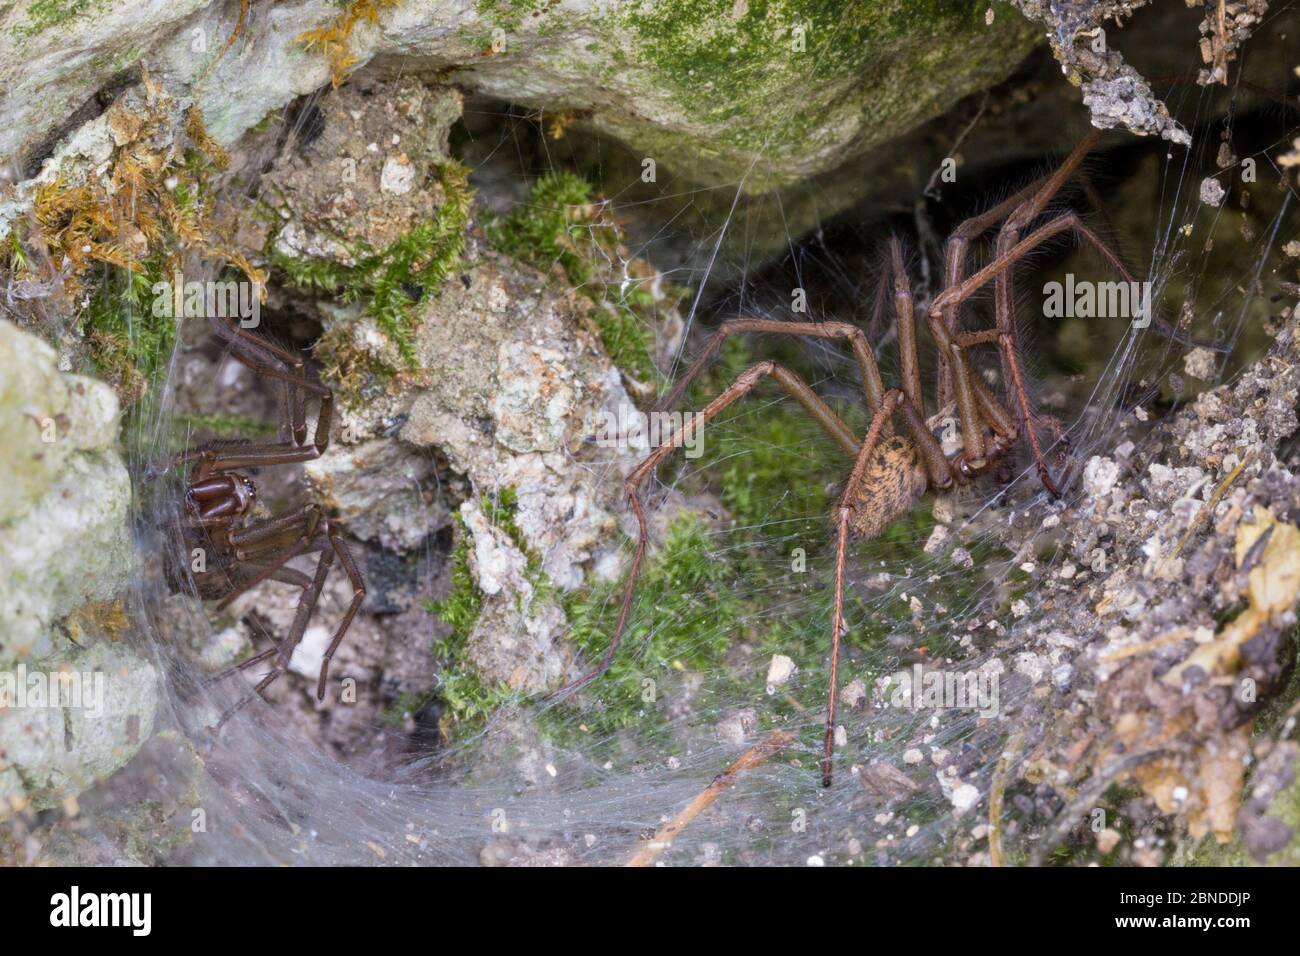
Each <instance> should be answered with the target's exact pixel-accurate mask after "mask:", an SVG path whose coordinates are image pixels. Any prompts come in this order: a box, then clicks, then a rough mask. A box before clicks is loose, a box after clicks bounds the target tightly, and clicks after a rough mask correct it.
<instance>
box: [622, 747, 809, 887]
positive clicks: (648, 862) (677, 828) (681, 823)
mask: <svg viewBox="0 0 1300 956" xmlns="http://www.w3.org/2000/svg"><path fill="white" fill-rule="evenodd" d="M792 743H794V735H793V734H788V733H786V732H785V731H784V730H774V731H772V732H771V733H770V734H768V735H767V736H766V737H764V738H763V739H762V740H760V741H759V742H758V743H757V744H755V745H754V746H753V747H751V748H749V749H748V750H746V751H745V752H744V753H743V754H741V756H740V759H739V760H737V761H736V762H735V763H733V764H732V765H731V766H730V767H728V768H727V769H726V770H724V771H722V773H720V774H718V775H717V776H716V777H714V778H713V782H712V783H710V784H709V785H708V786H707V787H705V788H704V790H703V791H701V792H700V794H699V795H698V796H697V797H696V798H695V799H694V800H692V801H691V802H690V803H689V804H687V806H686V809H685V810H683V811H682V812H681V813H679V814H677V816H676V817H675V818H674V819H673V820H672V822H670V823H666V824H664V825H663V826H661V827H660V828H659V829H658V830H656V831H655V835H654V836H653V837H652V838H651V839H650V841H649V842H648V843H647V844H646V845H645V846H643V847H642V848H641V849H639V850H637V852H636V854H635V855H634V856H633V857H632V859H630V860H628V861H627V864H626V865H627V866H652V865H653V864H654V862H655V860H656V859H658V857H659V854H660V853H662V852H663V851H664V850H666V849H667V848H668V847H669V846H671V845H672V842H673V840H675V839H676V838H677V835H678V834H679V833H681V832H682V831H683V830H685V829H686V828H687V827H688V826H689V825H690V823H691V821H692V820H694V819H695V818H696V817H698V816H699V815H700V814H701V813H703V812H704V811H705V810H707V809H708V808H709V806H710V805H711V804H712V803H713V801H714V800H716V799H718V797H719V796H721V795H722V793H723V791H725V790H727V789H729V788H730V787H731V785H732V784H734V783H735V782H736V778H737V777H738V776H740V774H741V773H743V772H744V771H746V770H752V769H754V768H755V767H757V766H759V765H761V764H763V763H765V762H766V761H767V760H768V759H769V758H770V757H771V756H772V755H773V754H774V753H776V752H777V751H778V750H782V749H784V748H785V747H788V746H790V744H792Z"/></svg>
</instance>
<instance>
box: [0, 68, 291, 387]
mask: <svg viewBox="0 0 1300 956" xmlns="http://www.w3.org/2000/svg"><path fill="white" fill-rule="evenodd" d="M145 88H146V90H147V96H146V98H145V101H144V103H143V104H142V105H140V106H139V107H138V108H135V109H132V108H130V107H129V106H126V105H122V106H119V105H115V106H114V108H113V109H114V110H116V112H115V113H113V114H111V124H112V125H113V126H114V129H115V130H116V131H117V134H118V135H119V136H121V137H123V138H125V139H126V142H124V143H123V144H122V145H121V146H118V147H117V148H116V149H115V150H114V154H113V157H112V160H111V163H112V168H111V172H109V173H108V175H107V176H106V177H105V178H104V179H91V180H90V181H88V182H86V183H83V184H80V185H71V184H70V183H68V182H67V181H65V180H64V179H63V178H56V179H54V180H53V181H51V182H48V183H46V184H44V185H42V186H41V187H40V188H39V189H38V190H37V192H36V196H35V200H34V203H33V219H34V223H35V225H34V228H32V227H28V231H27V232H26V233H25V234H24V235H21V236H20V235H18V233H17V232H14V233H11V234H10V238H9V243H8V246H7V248H6V250H5V252H6V254H7V255H6V258H7V263H6V264H7V266H8V268H9V270H10V272H11V274H12V275H13V277H14V278H15V279H19V280H24V279H26V280H35V281H42V280H45V281H48V279H49V277H48V276H42V275H40V274H39V273H40V270H39V269H38V268H37V266H36V257H35V256H33V255H31V254H30V250H29V249H28V248H27V247H28V246H32V247H34V248H42V249H44V250H48V258H49V268H50V269H51V270H52V271H53V272H54V273H56V274H57V275H59V276H61V277H63V282H62V285H63V292H64V294H65V295H66V296H67V297H68V298H69V299H70V300H72V301H76V300H77V299H81V298H85V299H88V305H87V307H86V308H85V309H83V310H82V313H81V315H80V317H79V324H80V326H81V329H82V331H83V332H84V333H85V336H86V340H87V342H88V343H89V347H90V354H91V359H92V360H93V362H94V364H95V365H96V367H97V369H98V371H99V372H100V373H101V374H102V375H104V377H105V378H107V379H109V380H110V381H112V382H113V383H114V385H115V387H116V390H117V392H118V395H119V397H120V398H121V400H122V403H123V405H124V406H130V405H131V404H133V403H134V402H135V401H137V400H138V399H139V398H140V397H141V396H142V395H143V394H144V392H145V389H146V384H147V382H148V380H149V379H150V378H151V377H152V375H153V373H154V372H155V371H156V370H157V369H158V368H159V367H160V366H161V365H162V363H163V362H164V360H165V359H166V357H167V356H168V355H169V354H170V351H171V347H172V343H173V341H174V339H175V319H174V318H173V317H171V316H170V315H159V314H156V313H157V312H159V311H160V310H158V309H156V308H155V305H156V304H157V303H156V298H157V296H156V294H155V286H156V285H157V284H158V283H161V282H168V281H170V280H171V279H172V277H173V276H174V275H175V273H177V272H179V271H180V270H181V268H182V264H183V262H184V260H185V258H186V256H188V255H197V256H201V257H204V258H206V259H210V260H211V259H215V260H219V261H225V262H227V263H230V264H231V265H233V266H235V267H236V268H237V269H239V270H240V271H241V272H242V273H243V274H244V276H246V277H247V279H248V280H249V281H250V282H252V283H253V284H254V286H255V287H256V288H257V289H259V290H260V289H261V287H262V284H263V283H264V281H265V275H264V274H263V273H262V272H261V271H260V270H258V269H256V268H254V267H253V265H252V264H251V263H250V262H249V261H248V260H247V259H246V258H245V257H244V256H243V255H242V254H240V253H239V252H237V251H235V250H234V249H233V246H232V244H231V243H230V242H229V240H228V238H227V237H226V236H225V235H223V233H222V231H221V229H219V228H218V226H217V225H216V223H215V221H214V206H215V200H214V199H213V192H212V189H211V184H212V181H213V179H214V178H215V176H216V175H217V174H218V173H219V172H221V171H222V170H224V169H225V168H226V166H227V165H228V164H229V158H228V157H227V156H226V153H225V151H224V150H223V149H222V148H221V146H220V145H219V144H217V143H216V142H215V141H214V140H213V139H212V138H211V137H210V136H209V135H208V133H207V131H206V129H205V128H204V125H203V115H202V114H201V113H200V112H199V110H198V108H197V107H191V108H190V110H189V111H188V112H187V113H186V114H185V122H184V128H183V131H181V130H175V129H174V128H173V127H174V125H175V120H176V118H175V116H174V115H173V113H172V106H173V101H172V100H171V99H170V98H169V97H167V96H166V95H165V94H163V93H161V91H159V90H158V89H157V88H156V87H155V86H153V84H152V82H151V81H150V80H149V79H148V78H147V77H146V79H145ZM157 142H169V143H170V145H168V146H165V147H162V148H160V147H158V146H156V145H155V143H157ZM96 267H101V268H102V270H103V271H97V270H96ZM104 267H106V268H104ZM161 311H166V310H161Z"/></svg>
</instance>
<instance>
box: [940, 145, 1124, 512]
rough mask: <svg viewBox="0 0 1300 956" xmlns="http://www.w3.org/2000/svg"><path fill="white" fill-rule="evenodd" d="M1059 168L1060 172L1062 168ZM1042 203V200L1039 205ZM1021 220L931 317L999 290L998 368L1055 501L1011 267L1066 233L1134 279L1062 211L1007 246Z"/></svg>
mask: <svg viewBox="0 0 1300 956" xmlns="http://www.w3.org/2000/svg"><path fill="white" fill-rule="evenodd" d="M1062 168H1064V167H1062ZM1044 201H1046V200H1044ZM1021 221H1022V219H1021V216H1020V215H1019V214H1018V213H1017V214H1016V215H1014V216H1013V217H1012V219H1010V220H1008V222H1007V225H1006V226H1004V230H1005V231H1004V233H1003V234H1002V235H1000V236H999V237H998V254H997V256H996V257H995V258H994V260H993V261H992V262H990V263H989V264H988V265H986V266H985V267H984V268H982V269H980V270H979V271H978V272H976V273H975V274H974V275H972V276H970V277H968V278H967V279H965V280H964V281H962V282H961V283H959V284H958V285H956V286H953V287H952V288H949V289H945V290H944V291H943V292H942V293H941V294H940V295H939V296H937V297H936V298H935V300H934V302H932V303H931V306H930V314H931V317H932V318H933V317H938V316H941V315H942V314H943V312H944V310H945V309H947V308H950V307H956V306H957V305H959V304H960V303H962V302H963V301H965V300H966V299H968V298H970V296H972V295H974V294H975V292H977V291H979V289H981V288H983V287H984V286H985V285H987V284H988V283H989V282H990V281H994V280H995V281H996V282H997V283H999V286H1003V285H1004V286H1005V289H1006V292H1005V294H1000V293H997V292H996V287H995V304H996V313H997V333H998V346H999V349H1000V350H1001V353H1002V361H1003V369H1004V371H1005V375H1006V380H1007V384H1008V389H1009V390H1010V392H1011V395H1012V398H1013V399H1014V402H1015V405H1016V411H1017V414H1018V417H1019V419H1020V421H1021V423H1022V426H1023V428H1024V435H1025V438H1026V440H1027V441H1028V442H1029V447H1030V449H1031V451H1032V452H1033V455H1034V463H1035V465H1036V467H1037V469H1038V476H1039V478H1040V479H1041V480H1042V482H1043V486H1044V487H1045V488H1046V489H1047V490H1048V491H1049V492H1050V493H1051V494H1052V495H1054V496H1056V497H1060V493H1061V492H1060V489H1059V487H1058V486H1057V483H1056V482H1055V481H1054V480H1053V479H1052V476H1051V472H1050V470H1049V469H1048V467H1047V463H1046V461H1045V460H1044V455H1043V448H1042V443H1041V442H1040V441H1039V438H1038V429H1037V426H1036V424H1035V421H1034V416H1033V412H1032V410H1031V408H1030V403H1029V393H1028V388H1027V386H1026V384H1025V377H1024V372H1023V369H1022V368H1021V363H1020V353H1019V341H1018V338H1017V332H1016V327H1015V313H1014V310H1013V309H1012V308H1011V298H1010V275H1009V272H1010V270H1011V268H1012V267H1013V266H1014V265H1015V264H1016V263H1017V262H1019V261H1020V260H1021V259H1023V258H1024V257H1025V256H1026V255H1028V254H1029V253H1030V252H1031V251H1033V250H1034V249H1036V248H1037V247H1038V246H1040V245H1042V244H1043V243H1044V242H1047V241H1048V240H1049V239H1051V238H1053V237H1054V236H1056V235H1058V234H1059V233H1062V232H1065V231H1067V230H1070V231H1073V232H1074V233H1075V235H1076V236H1078V237H1079V238H1081V239H1083V240H1084V241H1086V242H1087V243H1088V244H1090V245H1091V246H1092V247H1093V248H1094V249H1096V250H1097V252H1098V253H1100V255H1101V256H1102V258H1103V259H1105V260H1106V262H1107V263H1108V264H1109V265H1110V266H1111V267H1112V268H1113V269H1114V270H1115V271H1116V272H1118V273H1119V275H1120V277H1121V278H1123V279H1124V281H1126V282H1136V281H1137V280H1136V279H1135V278H1134V277H1133V276H1132V274H1131V273H1129V271H1128V269H1127V268H1125V266H1124V264H1123V262H1121V261H1120V260H1119V258H1118V257H1117V256H1116V255H1115V253H1114V252H1112V251H1111V250H1110V249H1109V248H1108V247H1107V246H1106V244H1105V243H1103V242H1102V241H1101V239H1099V238H1098V237H1097V236H1096V234H1095V233H1093V232H1092V230H1091V229H1089V228H1088V227H1087V226H1086V225H1085V224H1084V222H1083V220H1082V219H1080V218H1079V215H1078V213H1075V212H1066V213H1062V214H1061V215H1059V216H1057V217H1055V218H1054V219H1050V220H1048V221H1047V222H1045V223H1044V224H1043V225H1041V226H1039V227H1038V228H1037V229H1035V230H1033V231H1032V232H1031V233H1029V235H1027V236H1025V237H1024V238H1023V239H1020V240H1019V241H1015V242H1014V243H1013V239H1012V238H1006V237H1015V236H1017V235H1018V232H1017V230H1018V229H1019V228H1020V222H1021Z"/></svg>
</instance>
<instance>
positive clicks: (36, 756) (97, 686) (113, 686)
mask: <svg viewBox="0 0 1300 956" xmlns="http://www.w3.org/2000/svg"><path fill="white" fill-rule="evenodd" d="M117 426H118V405H117V399H116V398H115V397H114V395H113V392H112V390H111V389H109V388H108V387H107V386H106V385H104V384H103V383H102V382H97V381H94V380H92V379H88V378H82V377H81V376H76V375H65V374H62V373H60V372H59V371H58V369H57V366H56V356H55V353H54V350H53V349H51V348H50V347H49V346H48V345H46V344H45V343H43V342H41V341H40V340H39V339H37V338H36V337H34V336H32V335H29V334H27V333H25V332H22V331H20V330H19V329H18V328H17V327H15V326H14V325H13V324H12V323H9V322H7V321H0V436H3V440H4V442H5V445H6V449H7V451H6V454H5V455H4V456H2V457H0V488H3V489H4V491H3V492H2V493H0V494H2V497H0V621H3V627H0V816H4V815H7V814H8V813H9V812H12V811H13V810H15V809H21V808H22V807H23V806H25V805H27V803H28V802H32V803H33V804H34V805H35V806H37V807H46V806H50V805H52V804H53V803H55V802H57V801H58V800H60V799H62V798H64V797H66V796H69V795H76V794H77V793H80V792H82V791H83V790H85V789H86V788H87V787H89V786H91V785H92V784H93V783H94V782H95V781H96V780H98V779H101V778H103V777H104V776H106V775H107V774H109V773H111V772H113V771H114V770H116V769H117V768H118V767H120V766H122V764H124V763H125V762H126V761H127V760H128V759H129V758H130V757H131V755H132V754H133V753H134V752H135V750H136V749H137V748H138V747H139V745H140V744H141V743H142V742H143V741H144V740H145V739H146V738H147V737H148V736H149V733H150V731H151V728H152V724H153V714H154V707H155V703H156V693H157V691H156V686H155V673H154V669H153V667H152V665H150V664H149V663H148V662H146V661H145V660H143V659H141V658H140V657H139V656H137V655H136V654H135V652H134V651H133V650H131V649H130V647H129V646H128V645H127V644H126V643H125V642H124V641H122V640H121V637H122V632H123V631H124V630H125V627H126V620H125V615H124V613H123V610H122V607H121V603H120V598H119V597H118V595H119V594H120V592H121V591H122V590H123V588H124V587H125V585H126V583H127V581H128V579H129V576H130V574H131V572H132V569H133V568H134V567H135V566H136V565H135V557H134V551H133V549H132V546H131V538H130V535H129V532H128V524H127V518H128V514H129V506H130V500H131V487H130V481H129V478H128V476H127V472H126V468H125V467H124V466H123V464H122V460H121V458H120V456H119V455H118V453H117V451H116V449H115V444H116V440H117ZM61 674H63V675H69V676H71V675H74V674H75V675H77V678H76V685H75V689H74V688H72V687H67V688H64V687H63V686H62V685H59V684H58V680H59V675H61ZM56 693H57V694H67V695H71V696H56Z"/></svg>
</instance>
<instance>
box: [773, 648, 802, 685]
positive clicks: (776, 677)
mask: <svg viewBox="0 0 1300 956" xmlns="http://www.w3.org/2000/svg"><path fill="white" fill-rule="evenodd" d="M796 670H798V668H797V667H795V666H794V661H793V660H791V659H790V658H788V657H786V656H785V655H784V654H773V655H772V662H771V663H770V664H769V665H768V667H767V692H768V693H769V694H770V693H773V692H774V691H775V689H776V688H778V687H781V686H783V685H784V684H785V683H786V681H788V680H789V679H790V678H791V677H792V676H794V672H795V671H796Z"/></svg>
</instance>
